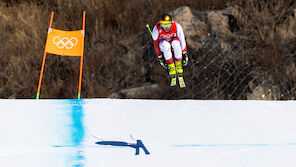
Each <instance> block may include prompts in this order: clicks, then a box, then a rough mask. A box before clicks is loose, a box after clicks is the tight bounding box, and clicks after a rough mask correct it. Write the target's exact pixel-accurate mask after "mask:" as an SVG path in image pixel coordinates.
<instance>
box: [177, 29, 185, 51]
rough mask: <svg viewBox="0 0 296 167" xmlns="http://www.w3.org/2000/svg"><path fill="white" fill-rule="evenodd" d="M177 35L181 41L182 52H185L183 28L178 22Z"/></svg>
mask: <svg viewBox="0 0 296 167" xmlns="http://www.w3.org/2000/svg"><path fill="white" fill-rule="evenodd" d="M177 35H178V38H179V40H180V43H181V48H182V53H183V54H185V53H186V52H187V45H186V41H185V36H184V32H183V28H182V27H181V25H180V24H177Z"/></svg>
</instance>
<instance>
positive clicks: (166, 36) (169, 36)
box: [160, 33, 176, 39]
mask: <svg viewBox="0 0 296 167" xmlns="http://www.w3.org/2000/svg"><path fill="white" fill-rule="evenodd" d="M175 36H176V33H173V34H161V35H160V37H161V38H166V39H168V38H172V37H175Z"/></svg>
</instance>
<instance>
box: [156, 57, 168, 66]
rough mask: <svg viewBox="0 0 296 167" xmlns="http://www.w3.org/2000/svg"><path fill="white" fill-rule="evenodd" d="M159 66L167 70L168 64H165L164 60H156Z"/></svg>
mask: <svg viewBox="0 0 296 167" xmlns="http://www.w3.org/2000/svg"><path fill="white" fill-rule="evenodd" d="M158 60H159V63H160V65H161V66H162V67H163V68H165V69H167V68H168V64H167V63H166V62H165V60H164V59H163V58H158Z"/></svg>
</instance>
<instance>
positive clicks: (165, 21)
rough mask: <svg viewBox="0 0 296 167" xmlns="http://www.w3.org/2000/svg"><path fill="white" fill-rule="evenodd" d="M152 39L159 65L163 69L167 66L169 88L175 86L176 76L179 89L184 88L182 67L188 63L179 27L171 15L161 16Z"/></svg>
mask: <svg viewBox="0 0 296 167" xmlns="http://www.w3.org/2000/svg"><path fill="white" fill-rule="evenodd" d="M152 38H153V45H154V49H155V52H156V54H157V57H158V60H159V62H160V64H161V65H162V66H163V67H165V68H166V66H168V71H169V75H170V77H171V86H175V85H176V77H177V76H178V79H179V84H180V87H186V85H185V82H184V79H183V66H186V65H187V63H188V55H187V46H186V41H185V36H184V32H183V29H182V27H181V25H180V24H178V23H177V22H176V21H174V20H173V19H172V16H171V15H169V14H163V15H162V16H161V18H160V21H159V22H158V23H157V24H156V25H155V26H154V28H153V31H152ZM172 51H173V52H174V56H173V54H172Z"/></svg>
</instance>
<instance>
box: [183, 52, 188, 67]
mask: <svg viewBox="0 0 296 167" xmlns="http://www.w3.org/2000/svg"><path fill="white" fill-rule="evenodd" d="M182 57H183V58H182V59H183V60H182V63H183V66H184V67H185V66H187V64H188V60H189V58H188V55H187V53H183V56H182Z"/></svg>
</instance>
